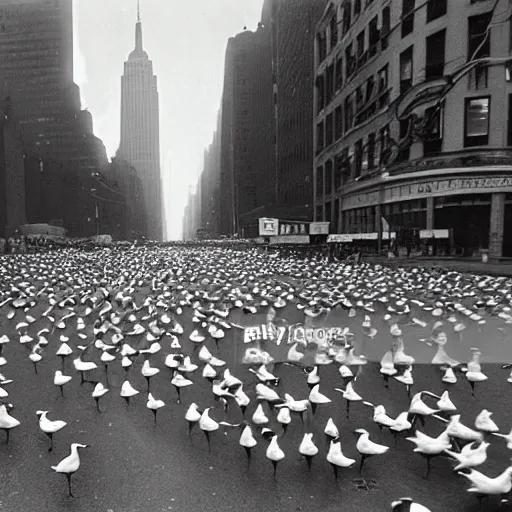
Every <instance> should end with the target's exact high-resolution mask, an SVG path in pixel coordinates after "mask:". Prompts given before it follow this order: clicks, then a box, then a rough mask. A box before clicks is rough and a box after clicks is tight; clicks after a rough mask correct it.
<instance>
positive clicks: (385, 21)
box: [380, 6, 391, 50]
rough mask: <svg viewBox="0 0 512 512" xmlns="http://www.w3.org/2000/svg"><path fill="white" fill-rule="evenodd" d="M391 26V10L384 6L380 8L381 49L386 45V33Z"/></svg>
mask: <svg viewBox="0 0 512 512" xmlns="http://www.w3.org/2000/svg"><path fill="white" fill-rule="evenodd" d="M390 28H391V11H390V9H389V6H387V7H384V9H382V30H381V33H382V38H381V43H380V44H381V47H382V50H385V49H386V48H387V47H388V35H389V30H390Z"/></svg>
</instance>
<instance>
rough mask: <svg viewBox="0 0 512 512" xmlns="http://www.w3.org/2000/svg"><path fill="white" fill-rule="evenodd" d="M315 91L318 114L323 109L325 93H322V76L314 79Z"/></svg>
mask: <svg viewBox="0 0 512 512" xmlns="http://www.w3.org/2000/svg"><path fill="white" fill-rule="evenodd" d="M316 90H317V107H318V112H320V111H321V110H323V108H324V107H325V91H324V76H323V75H320V76H318V77H317V78H316Z"/></svg>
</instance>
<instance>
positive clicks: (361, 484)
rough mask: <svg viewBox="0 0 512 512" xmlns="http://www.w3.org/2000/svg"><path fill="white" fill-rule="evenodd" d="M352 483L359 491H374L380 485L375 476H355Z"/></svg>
mask: <svg viewBox="0 0 512 512" xmlns="http://www.w3.org/2000/svg"><path fill="white" fill-rule="evenodd" d="M352 485H353V486H354V487H355V488H356V489H357V490H358V491H373V490H374V489H376V488H377V486H378V484H377V481H376V480H374V479H373V478H368V479H366V478H354V479H353V480H352Z"/></svg>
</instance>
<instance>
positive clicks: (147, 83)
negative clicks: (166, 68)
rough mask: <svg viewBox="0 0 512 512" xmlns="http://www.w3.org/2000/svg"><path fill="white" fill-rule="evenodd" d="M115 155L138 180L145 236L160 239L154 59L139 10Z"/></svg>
mask: <svg viewBox="0 0 512 512" xmlns="http://www.w3.org/2000/svg"><path fill="white" fill-rule="evenodd" d="M117 156H118V157H121V158H122V159H123V160H125V161H127V162H128V163H130V164H131V165H132V166H133V167H134V168H135V169H136V171H137V174H138V176H139V178H140V180H141V184H142V189H143V192H144V206H145V209H146V223H147V229H146V233H147V238H148V239H149V240H158V241H161V240H162V237H163V228H162V212H163V208H162V183H161V177H160V122H159V107H158V88H157V79H156V76H155V75H154V74H153V63H152V62H151V60H149V57H148V54H147V53H146V52H145V51H144V49H143V46H142V24H141V21H140V14H139V12H137V24H136V26H135V49H134V50H133V51H132V52H131V53H130V55H129V57H128V60H127V61H126V62H125V63H124V74H123V76H122V77H121V143H120V146H119V151H118V154H117Z"/></svg>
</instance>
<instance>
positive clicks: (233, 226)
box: [220, 2, 276, 236]
mask: <svg viewBox="0 0 512 512" xmlns="http://www.w3.org/2000/svg"><path fill="white" fill-rule="evenodd" d="M267 4H268V2H266V3H265V6H264V9H263V16H262V19H263V20H264V19H265V15H266V12H267V11H266V7H267ZM275 169H276V166H275V117H274V102H273V88H272V37H271V32H270V25H269V24H265V23H264V22H260V23H259V24H258V28H257V30H256V31H255V32H250V31H245V32H242V33H240V34H237V36H236V37H233V38H230V39H229V40H228V44H227V48H226V59H225V71H224V90H223V95H222V121H221V176H220V183H221V184H220V187H221V190H222V194H223V201H222V203H221V215H220V234H227V235H229V234H234V233H238V234H239V235H241V236H252V235H253V234H254V231H255V230H256V231H257V222H258V217H260V216H262V215H261V211H262V209H263V208H265V206H267V205H269V204H272V203H274V202H275V177H276V172H275Z"/></svg>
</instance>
